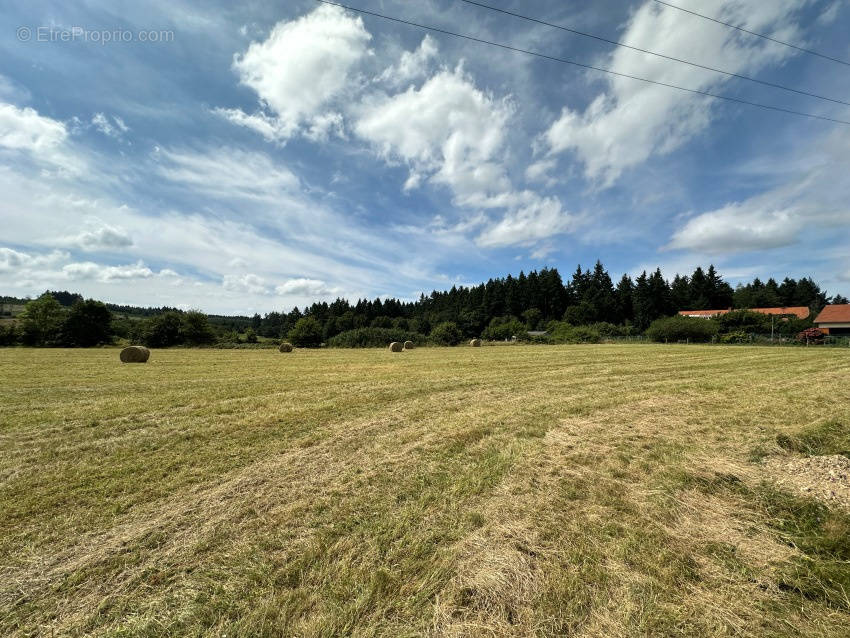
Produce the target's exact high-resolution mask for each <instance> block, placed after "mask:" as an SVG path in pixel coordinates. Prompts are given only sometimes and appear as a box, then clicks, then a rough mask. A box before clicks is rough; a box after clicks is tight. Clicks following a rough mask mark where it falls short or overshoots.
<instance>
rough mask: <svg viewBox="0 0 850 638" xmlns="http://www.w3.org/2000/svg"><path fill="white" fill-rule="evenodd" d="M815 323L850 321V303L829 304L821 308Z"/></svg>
mask: <svg viewBox="0 0 850 638" xmlns="http://www.w3.org/2000/svg"><path fill="white" fill-rule="evenodd" d="M815 323H850V304H839V305H833V306H827V307H826V308H824V309H823V310H821V313H820V314H819V315H818V316H817V318H816V319H815Z"/></svg>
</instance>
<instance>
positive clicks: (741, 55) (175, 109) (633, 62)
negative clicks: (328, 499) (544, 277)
mask: <svg viewBox="0 0 850 638" xmlns="http://www.w3.org/2000/svg"><path fill="white" fill-rule="evenodd" d="M490 3H491V4H493V5H494V6H498V7H501V8H505V9H509V10H513V11H516V12H519V13H524V14H526V15H531V16H534V17H536V18H539V19H542V20H546V21H550V22H555V23H558V24H563V25H567V26H570V27H573V28H577V29H581V30H586V31H590V32H593V33H596V34H599V35H601V36H604V37H607V38H610V39H616V40H620V41H624V42H627V43H629V44H632V45H634V46H639V47H642V48H647V49H651V50H653V51H658V52H660V53H664V54H667V55H672V56H676V57H681V58H685V59H688V60H693V61H696V62H700V63H703V64H709V65H712V66H716V67H719V68H722V69H725V70H728V71H730V72H734V73H738V74H742V75H749V76H754V77H758V78H759V79H762V80H765V81H769V82H775V83H781V84H785V85H789V86H793V87H795V88H799V89H803V90H807V91H811V92H814V93H818V94H820V95H825V96H830V97H834V98H838V99H843V100H845V101H850V67H848V66H844V65H841V64H836V63H834V62H829V61H827V60H823V59H820V58H817V57H814V56H811V55H806V54H802V53H800V52H799V51H795V50H793V49H790V48H788V47H782V46H780V45H776V44H772V43H770V42H767V41H764V40H759V39H757V38H752V37H750V36H746V35H744V34H742V33H740V32H735V31H733V30H730V29H727V28H725V27H722V26H720V25H717V24H713V23H710V22H707V21H705V20H701V19H699V18H697V17H694V16H692V15H688V14H686V13H683V12H680V11H676V10H674V9H670V8H666V7H663V6H662V5H660V4H658V3H656V2H652V1H646V2H644V1H640V2H614V1H613V0H612V1H607V0H606V1H600V2H594V3H579V2H563V1H551V2H549V1H543V0H540V1H535V2H518V1H516V2H512V1H510V0H491V2H490ZM271 4H272V3H253V2H252V3H239V6H232V5H231V4H230V3H218V4H217V3H213V2H209V3H203V4H202V5H201V4H199V5H198V6H193V5H192V4H189V3H184V2H181V1H180V0H167V1H161V2H149V3H136V2H132V3H131V2H114V1H113V2H97V1H94V0H90V1H87V2H78V3H54V2H38V1H32V2H27V3H4V4H3V5H2V8H0V15H2V25H3V28H2V32H0V60H1V61H0V193H3V196H2V198H0V222H2V224H0V292H2V293H3V294H11V295H18V296H23V295H34V294H38V293H39V292H41V291H43V290H45V289H47V288H51V289H69V290H76V291H80V292H82V293H84V294H86V295H90V296H94V297H97V298H101V299H105V300H109V301H113V302H117V303H133V304H141V305H174V306H182V307H193V308H201V309H203V310H206V311H209V312H222V313H253V312H255V311H258V312H267V311H270V310H273V309H289V308H291V307H292V306H293V305H299V306H303V305H304V304H305V303H308V302H311V301H313V300H316V299H332V298H334V297H336V296H346V297H349V298H352V299H353V298H357V297H362V296H369V297H374V296H386V295H390V296H397V297H402V298H414V297H417V296H418V294H419V292H421V291H425V292H427V291H430V290H432V289H435V288H436V289H443V288H447V287H450V286H451V285H452V284H453V283H477V282H479V281H482V280H486V279H487V278H489V277H492V276H503V275H505V274H507V273H518V272H519V271H520V270H521V269H523V270H526V271H527V270H530V269H534V268H541V267H544V266H550V267H551V266H555V267H558V268H559V269H561V270H562V272H563V273H564V274H565V275H566V274H568V273H570V272H572V271H573V270H574V269H575V266H576V264H578V263H582V264H584V265H586V266H590V265H592V263H593V262H594V261H595V260H596V259H597V258H598V259H601V260H602V261H603V262H604V263H605V265H606V266H607V267H608V268H609V270H610V271H611V272H612V275H614V276H619V274H621V273H623V272H629V273H636V272H640V270H642V269H644V268H653V269H654V268H655V267H656V266H660V267H661V268H662V270H663V271H664V273H665V275H667V276H668V277H672V276H673V275H674V274H676V273H677V272H681V273H689V272H690V271H692V270H693V268H694V267H695V266H696V265H698V264H703V265H706V264H708V263H709V262H713V263H715V264H716V265H717V266H718V268H719V270H720V271H721V272H722V273H723V274H724V275H725V276H726V278H727V279H728V280H729V281H731V282H732V283H733V284H734V283H735V282H737V281H740V280H748V279H751V278H752V277H753V276H759V277H762V278H767V277H770V276H777V277H781V276H785V275H791V276H794V277H801V276H812V277H814V278H815V279H816V280H818V281H819V282H820V283H821V284H822V285H823V286H824V287H825V288H826V289H827V290H828V291H829V292H831V293H833V294H834V293H838V292H841V293H843V294H845V295H847V294H850V250H848V245H850V242H848V239H850V238H848V225H850V126H846V125H840V124H833V123H829V122H824V121H818V120H812V119H805V118H801V117H794V116H791V115H785V114H780V113H774V112H770V111H765V110H762V109H757V108H753V107H749V106H743V105H738V104H730V103H724V102H719V101H716V100H711V99H708V98H704V97H700V96H696V95H692V94H686V93H682V92H679V91H675V90H671V89H667V88H664V87H659V86H650V85H647V84H644V83H641V82H636V81H634V80H629V79H624V78H613V77H611V76H606V75H604V74H600V73H596V72H592V71H587V70H582V69H578V68H574V67H570V66H568V65H564V64H558V63H555V62H551V61H546V60H541V59H537V58H533V57H530V56H524V55H520V54H517V53H512V52H508V51H504V50H500V49H496V48H493V47H489V46H485V45H481V44H477V43H474V42H469V41H465V40H459V39H456V38H452V37H450V36H446V35H440V34H436V33H431V34H429V35H426V33H425V32H423V31H422V30H419V29H416V28H412V27H408V26H403V25H399V24H395V23H390V22H386V21H384V20H381V19H379V18H375V17H369V16H362V15H358V14H355V13H352V12H348V11H344V10H341V9H338V8H335V7H329V6H326V5H319V4H318V3H316V2H314V1H313V0H303V1H302V0H294V1H291V2H286V3H277V5H278V6H271ZM350 4H352V5H354V6H358V7H361V8H364V9H369V10H373V11H377V12H381V13H385V14H388V15H392V16H397V17H401V18H405V19H408V20H412V21H416V22H420V23H424V24H428V25H433V26H436V27H440V28H444V29H449V30H454V31H459V32H462V33H466V34H469V35H471V36H474V37H479V38H484V39H490V40H495V41H498V42H503V43H505V44H509V45H511V46H516V47H520V48H526V49H532V50H535V51H539V52H541V53H545V54H547V55H554V56H559V57H565V58H570V59H575V60H577V61H580V62H585V63H589V64H596V65H600V66H604V67H609V68H613V69H615V70H618V71H622V72H624V73H631V74H635V75H640V76H645V77H650V78H653V79H657V80H659V81H663V82H667V83H672V84H678V85H681V86H685V87H689V88H694V89H699V90H706V91H711V92H716V93H722V94H725V95H731V96H736V97H739V98H742V99H745V100H752V101H757V102H763V103H766V104H773V105H777V106H782V107H785V108H791V109H797V110H801V111H806V112H810V113H814V114H819V115H823V116H826V117H833V118H837V119H850V107H846V106H843V105H840V104H835V103H831V102H826V101H822V100H816V99H812V98H808V97H805V96H798V95H793V94H791V93H788V92H784V91H781V90H778V89H773V88H769V87H765V86H759V85H756V84H752V83H749V82H745V81H742V80H737V79H730V78H728V77H726V76H723V75H719V74H716V73H711V72H708V71H703V70H700V69H695V68H693V67H689V66H686V65H680V64H676V63H673V62H669V61H664V60H660V59H658V58H654V57H651V56H647V55H645V54H641V53H637V52H634V51H629V50H626V49H622V48H615V47H612V46H610V45H606V44H603V43H600V42H596V41H592V40H588V39H585V38H581V37H578V36H575V35H571V34H568V33H564V32H562V31H559V30H556V29H552V28H549V27H546V26H543V25H539V24H533V23H529V22H525V21H521V20H518V19H516V18H512V17H510V16H505V15H500V14H497V13H494V12H491V11H487V10H486V9H482V8H480V7H475V6H470V5H468V4H464V3H462V2H458V1H456V0H452V1H449V0H417V1H416V2H413V1H404V0H356V1H355V0H351V3H350ZM679 4H680V5H681V6H683V7H689V8H692V9H696V10H699V11H701V12H704V13H707V14H710V15H713V16H718V17H720V18H722V19H725V20H727V21H731V22H735V23H737V24H742V25H744V26H746V27H748V28H750V29H752V30H754V31H759V32H763V33H767V34H771V35H773V36H774V37H776V38H779V39H782V40H785V41H791V42H794V43H797V44H799V45H801V46H805V47H808V48H812V49H816V50H818V51H823V52H825V53H828V54H830V55H833V56H835V57H838V58H843V59H848V60H850V40H848V38H847V32H848V26H850V3H848V2H846V1H845V0H839V1H835V0H810V1H800V0H797V1H791V0H772V1H771V2H769V3H765V2H759V1H756V0H712V1H711V2H699V3H697V2H695V0H679ZM13 5H14V6H13ZM22 28H23V30H22ZM27 30H28V31H27ZM104 32H106V33H108V34H109V36H107V37H111V38H112V41H111V42H103V41H102V40H104V36H103V35H101V34H102V33H104ZM63 34H64V35H63ZM63 38H64V40H63ZM143 38H144V41H143ZM151 39H153V40H156V41H153V42H151V41H149V40H151Z"/></svg>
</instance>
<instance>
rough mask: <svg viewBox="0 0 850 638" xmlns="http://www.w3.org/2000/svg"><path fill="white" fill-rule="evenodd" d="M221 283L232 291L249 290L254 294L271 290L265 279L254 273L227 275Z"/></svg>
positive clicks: (262, 293) (248, 291) (266, 292)
mask: <svg viewBox="0 0 850 638" xmlns="http://www.w3.org/2000/svg"><path fill="white" fill-rule="evenodd" d="M221 285H222V286H223V287H224V289H225V290H229V291H230V292H247V293H251V294H254V295H265V294H268V292H269V290H268V287H267V286H266V282H265V280H264V279H263V278H262V277H260V276H259V275H255V274H252V273H246V274H244V275H225V276H224V278H223V279H222V282H221Z"/></svg>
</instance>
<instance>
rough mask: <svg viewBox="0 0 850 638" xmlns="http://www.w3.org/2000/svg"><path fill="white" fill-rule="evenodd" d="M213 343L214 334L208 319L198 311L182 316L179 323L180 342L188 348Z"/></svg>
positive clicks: (191, 311)
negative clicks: (188, 346)
mask: <svg viewBox="0 0 850 638" xmlns="http://www.w3.org/2000/svg"><path fill="white" fill-rule="evenodd" d="M214 341H215V333H214V332H213V330H212V328H211V327H210V322H209V319H207V316H206V315H205V314H204V313H203V312H201V311H200V310H190V311H189V312H187V313H184V314H183V318H182V321H181V322H180V342H181V343H185V344H187V345H190V346H201V345H205V344H208V343H213V342H214Z"/></svg>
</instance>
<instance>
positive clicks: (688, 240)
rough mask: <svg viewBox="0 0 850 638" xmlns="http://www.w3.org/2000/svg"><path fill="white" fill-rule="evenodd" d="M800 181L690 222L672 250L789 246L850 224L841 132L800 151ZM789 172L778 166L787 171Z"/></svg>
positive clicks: (787, 179) (849, 164) (846, 141)
mask: <svg viewBox="0 0 850 638" xmlns="http://www.w3.org/2000/svg"><path fill="white" fill-rule="evenodd" d="M794 150H795V152H796V154H797V155H796V160H797V162H798V166H796V167H795V168H796V170H795V172H794V176H789V175H786V174H781V180H780V182H779V185H777V186H775V187H773V188H768V189H766V190H764V191H762V192H760V193H757V194H755V195H753V196H752V197H749V198H746V199H743V200H741V201H738V202H730V203H727V204H725V205H724V206H722V207H720V208H717V209H715V210H710V211H707V212H704V213H701V214H698V215H695V216H692V217H691V218H690V219H688V221H687V222H685V224H684V225H683V226H682V227H681V228H679V229H677V230H676V231H675V232H674V233H673V236H672V238H671V241H670V243H669V244H668V246H667V248H670V249H685V250H697V251H702V252H704V253H709V254H720V253H736V252H746V251H755V250H767V249H770V248H779V247H782V246H788V245H791V244H793V243H796V242H798V241H801V240H803V239H810V238H811V237H812V236H814V235H817V234H819V233H820V234H824V233H827V234H833V233H834V231H833V230H832V229H835V228H847V227H848V225H850V183H848V181H847V175H848V174H850V161H849V160H848V157H850V138H848V137H847V136H846V135H845V134H844V131H838V130H837V131H835V132H834V133H832V134H830V135H826V136H823V137H822V138H820V139H817V140H815V141H814V142H813V143H812V144H810V145H809V146H808V147H804V148H803V149H800V148H798V147H797V145H796V142H795V149H794ZM783 168H784V167H782V166H780V167H778V170H780V171H781V170H782V169H783Z"/></svg>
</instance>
